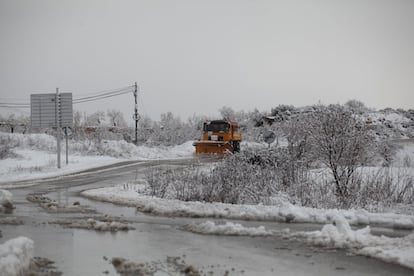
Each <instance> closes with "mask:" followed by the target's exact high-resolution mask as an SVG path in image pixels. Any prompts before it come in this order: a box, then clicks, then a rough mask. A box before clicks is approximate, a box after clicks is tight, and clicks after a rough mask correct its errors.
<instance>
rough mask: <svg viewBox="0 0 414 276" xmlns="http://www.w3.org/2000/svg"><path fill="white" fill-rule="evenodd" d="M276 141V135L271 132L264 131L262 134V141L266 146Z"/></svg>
mask: <svg viewBox="0 0 414 276" xmlns="http://www.w3.org/2000/svg"><path fill="white" fill-rule="evenodd" d="M275 139H276V134H275V133H274V132H273V131H271V130H266V131H265V133H263V141H265V142H266V143H267V144H269V146H270V144H271V143H273V142H274V141H275Z"/></svg>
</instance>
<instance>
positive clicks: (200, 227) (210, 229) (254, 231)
mask: <svg viewBox="0 0 414 276" xmlns="http://www.w3.org/2000/svg"><path fill="white" fill-rule="evenodd" d="M184 229H185V230H187V231H190V232H194V233H199V234H208V235H227V236H251V237H256V236H271V235H272V232H271V231H268V230H266V228H265V227H264V226H259V227H245V226H243V225H241V224H239V223H233V222H226V223H225V224H216V223H215V222H214V221H206V222H203V223H191V224H187V225H185V226H184Z"/></svg>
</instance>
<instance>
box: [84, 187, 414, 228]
mask: <svg viewBox="0 0 414 276" xmlns="http://www.w3.org/2000/svg"><path fill="white" fill-rule="evenodd" d="M82 195H83V196H85V197H88V198H92V199H96V200H100V201H106V202H111V203H116V204H121V205H127V206H133V207H136V208H137V209H138V210H139V211H141V212H145V213H150V214H154V215H160V216H172V217H179V216H181V217H205V218H228V219H239V220H256V221H279V222H296V223H318V224H328V223H332V222H333V221H334V218H335V217H336V216H338V215H341V216H343V217H344V218H345V219H346V220H347V221H348V223H349V224H351V225H374V226H381V227H388V228H396V229H408V230H410V229H414V216H409V215H400V214H393V213H370V212H367V211H366V210H352V209H351V210H338V209H315V208H308V207H300V206H295V205H292V204H290V203H289V202H283V201H282V202H281V203H280V204H279V205H278V206H267V205H266V206H265V205H237V204H224V203H206V202H197V201H193V202H183V201H180V200H173V199H160V198H156V197H152V196H146V195H143V194H140V193H139V192H137V191H133V190H129V189H124V186H123V185H118V186H114V187H106V188H100V189H94V190H87V191H84V192H82Z"/></svg>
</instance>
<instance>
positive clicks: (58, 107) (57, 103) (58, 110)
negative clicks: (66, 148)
mask: <svg viewBox="0 0 414 276" xmlns="http://www.w3.org/2000/svg"><path fill="white" fill-rule="evenodd" d="M55 119H56V122H55V123H56V141H57V145H56V148H57V149H56V150H57V167H58V169H60V103H59V88H56V96H55Z"/></svg>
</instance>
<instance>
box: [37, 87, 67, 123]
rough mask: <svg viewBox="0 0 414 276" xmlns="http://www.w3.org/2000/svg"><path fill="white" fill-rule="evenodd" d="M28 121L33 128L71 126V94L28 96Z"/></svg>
mask: <svg viewBox="0 0 414 276" xmlns="http://www.w3.org/2000/svg"><path fill="white" fill-rule="evenodd" d="M56 100H57V101H58V103H57V104H56ZM56 115H57V116H58V120H59V121H58V122H57V120H56ZM30 121H31V126H32V127H33V128H36V127H37V128H40V127H56V123H58V125H59V126H60V127H71V126H73V105H72V93H60V94H54V93H50V94H32V95H30Z"/></svg>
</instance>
